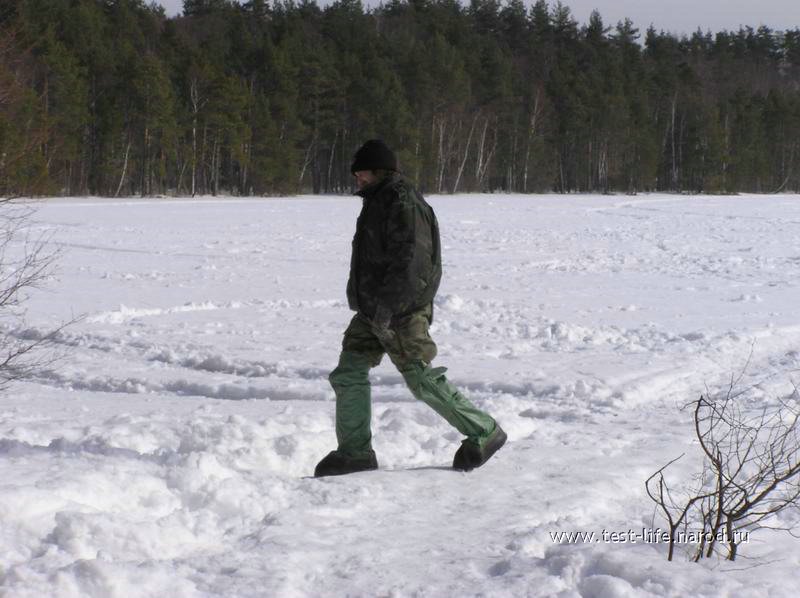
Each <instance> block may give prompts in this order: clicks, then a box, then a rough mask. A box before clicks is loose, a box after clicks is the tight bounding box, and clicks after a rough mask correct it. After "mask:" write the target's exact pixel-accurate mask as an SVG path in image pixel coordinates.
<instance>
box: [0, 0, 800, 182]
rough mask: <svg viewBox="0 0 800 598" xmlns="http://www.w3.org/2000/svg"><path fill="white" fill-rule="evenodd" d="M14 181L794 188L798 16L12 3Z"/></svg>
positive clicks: (9, 79) (4, 75)
mask: <svg viewBox="0 0 800 598" xmlns="http://www.w3.org/2000/svg"><path fill="white" fill-rule="evenodd" d="M0 20H1V21H0V196H9V195H36V194H60V195H62V194H63V195H86V194H92V195H104V196H117V195H133V194H142V195H157V194H180V195H188V194H218V193H223V194H236V195H251V194H255V195H260V194H279V193H280V194H284V193H297V192H315V193H344V192H349V191H351V190H352V180H351V179H352V177H351V175H350V172H349V166H350V161H351V158H352V155H353V152H354V150H355V149H356V148H357V147H358V146H359V145H360V144H361V142H363V141H364V140H365V139H368V138H372V137H381V138H383V139H385V140H386V141H387V142H388V143H389V144H390V145H391V146H393V147H394V148H396V149H397V150H398V154H399V157H400V162H401V168H402V170H403V171H404V172H405V173H406V174H408V175H409V176H410V177H411V178H412V179H413V180H415V181H416V182H418V184H419V185H420V187H421V188H422V189H423V190H424V191H426V192H429V193H434V192H444V193H449V192H458V191H497V190H505V191H513V192H526V193H530V192H541V191H558V192H564V193H568V192H577V191H581V192H587V191H591V192H628V193H635V192H638V191H670V192H690V193H698V192H699V193H702V192H706V193H712V192H713V193H734V192H745V191H747V192H767V193H772V192H781V191H798V190H800V151H799V150H800V29H798V28H794V29H790V30H785V31H774V30H771V29H769V28H766V27H760V28H758V29H752V28H749V27H744V28H741V29H740V30H739V31H722V32H719V33H716V34H712V33H711V32H702V31H699V30H698V31H697V32H696V33H694V34H693V35H690V36H681V37H678V36H675V35H673V34H670V33H666V32H663V31H657V30H655V29H654V28H652V27H651V28H649V29H648V30H647V31H645V32H640V31H639V30H637V29H636V28H635V27H634V26H633V24H632V23H631V22H630V21H628V20H626V21H624V22H620V23H617V24H616V25H613V26H609V25H608V24H606V23H605V22H604V21H603V19H602V17H601V15H600V14H598V13H597V12H595V13H593V14H592V16H591V18H590V20H589V22H588V24H586V25H579V24H578V23H577V21H576V19H575V18H574V16H573V15H572V14H571V12H570V9H569V8H568V6H566V5H564V4H561V3H555V4H548V3H547V2H545V1H544V0H539V1H538V2H536V3H535V4H533V5H532V6H526V5H525V4H524V3H523V2H522V1H521V0H507V1H503V2H501V1H500V0H470V1H469V3H467V4H461V3H459V2H458V1H457V0H389V1H388V2H386V3H385V4H382V5H381V6H379V7H377V8H365V7H364V6H363V5H362V4H361V2H359V1H358V0H341V1H339V2H334V3H333V4H330V5H328V6H325V7H320V6H319V5H317V4H316V3H315V2H314V1H313V0H302V1H300V2H294V1H284V2H278V1H276V2H266V1H264V0H251V1H246V2H245V1H242V2H234V1H231V0H185V1H184V10H183V14H182V15H180V16H178V17H174V18H168V17H167V16H166V15H165V13H164V10H163V9H162V8H161V7H159V6H157V5H156V4H148V3H146V2H144V1H143V0H3V2H2V3H0Z"/></svg>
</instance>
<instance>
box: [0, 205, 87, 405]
mask: <svg viewBox="0 0 800 598" xmlns="http://www.w3.org/2000/svg"><path fill="white" fill-rule="evenodd" d="M32 215H33V209H32V208H31V207H29V206H25V205H20V204H17V203H15V202H12V201H11V200H8V199H5V200H0V390H4V389H5V388H6V387H7V386H8V384H9V383H10V382H12V381H13V380H20V379H24V378H28V377H30V376H31V375H33V374H34V373H35V372H37V371H39V370H40V369H42V368H44V367H45V366H48V365H50V364H52V362H53V361H54V360H55V359H56V358H55V356H54V355H52V354H49V353H45V352H43V351H40V349H44V348H45V347H46V346H50V345H52V342H53V341H54V339H55V338H56V337H57V336H58V334H59V333H60V332H61V331H62V330H63V329H64V327H65V326H67V325H69V324H70V323H72V322H74V321H75V320H72V321H70V322H68V323H67V324H62V325H61V326H59V327H58V328H56V329H54V330H51V331H48V332H41V331H38V330H32V329H28V328H26V326H25V324H24V323H25V319H24V316H25V310H24V303H25V299H26V298H27V297H28V292H29V291H30V290H32V289H34V288H36V287H39V286H41V284H42V283H43V282H44V281H45V280H46V278H47V277H48V276H49V275H50V273H51V271H52V268H53V265H54V262H55V259H56V257H57V255H58V252H57V250H52V249H50V248H49V244H48V240H49V239H48V235H47V234H46V233H42V234H39V235H38V236H36V235H34V234H33V233H32V232H31V231H32V228H31V216H32Z"/></svg>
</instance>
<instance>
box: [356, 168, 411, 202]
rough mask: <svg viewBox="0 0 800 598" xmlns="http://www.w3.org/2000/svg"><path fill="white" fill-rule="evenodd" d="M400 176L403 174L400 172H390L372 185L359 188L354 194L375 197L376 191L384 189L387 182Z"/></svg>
mask: <svg viewBox="0 0 800 598" xmlns="http://www.w3.org/2000/svg"><path fill="white" fill-rule="evenodd" d="M400 176H401V175H400V173H399V172H392V173H390V174H387V175H386V176H385V177H383V178H382V179H381V180H379V181H376V182H374V183H372V184H371V185H367V186H366V187H364V188H363V189H357V190H356V191H355V192H354V193H353V195H358V196H360V197H363V198H364V199H369V198H370V197H373V196H374V195H375V194H376V193H378V191H380V190H381V189H383V188H384V187H385V186H386V185H387V184H389V183H391V182H393V181H396V180H397V179H399V178H400Z"/></svg>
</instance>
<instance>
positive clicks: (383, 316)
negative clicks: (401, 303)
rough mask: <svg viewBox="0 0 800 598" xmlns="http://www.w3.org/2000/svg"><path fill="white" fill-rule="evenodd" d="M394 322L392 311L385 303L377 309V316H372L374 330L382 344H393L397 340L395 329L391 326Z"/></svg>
mask: <svg viewBox="0 0 800 598" xmlns="http://www.w3.org/2000/svg"><path fill="white" fill-rule="evenodd" d="M391 323H392V312H391V311H389V309H388V308H387V307H386V306H384V305H378V308H377V309H376V310H375V317H374V318H372V322H371V324H372V332H373V333H374V334H375V336H377V337H378V340H379V341H381V344H382V345H383V346H384V347H386V346H387V345H390V346H393V345H394V341H395V334H394V330H392V329H391V328H389V325H390V324H391Z"/></svg>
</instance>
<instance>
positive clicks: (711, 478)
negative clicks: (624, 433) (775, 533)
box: [645, 383, 800, 561]
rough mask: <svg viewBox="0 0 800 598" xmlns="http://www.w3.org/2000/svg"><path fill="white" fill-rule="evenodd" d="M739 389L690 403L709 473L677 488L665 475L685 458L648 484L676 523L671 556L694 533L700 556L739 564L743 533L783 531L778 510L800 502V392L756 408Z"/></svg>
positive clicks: (696, 552) (671, 526) (696, 558)
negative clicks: (748, 407) (746, 402)
mask: <svg viewBox="0 0 800 598" xmlns="http://www.w3.org/2000/svg"><path fill="white" fill-rule="evenodd" d="M733 388H734V384H733V383H732V384H731V386H730V387H729V388H728V389H727V392H725V393H724V394H723V395H722V396H719V397H716V398H712V397H708V396H701V397H700V398H699V399H697V400H696V401H693V402H692V403H690V404H689V405H688V406H690V407H692V408H693V415H694V432H695V436H696V438H697V441H698V443H699V446H700V449H701V450H702V452H703V466H702V471H701V472H700V474H699V475H698V476H696V477H695V479H694V480H693V482H692V483H691V484H690V485H688V487H683V488H682V489H681V490H674V489H672V488H670V485H669V484H668V483H667V481H666V480H665V478H664V472H665V470H666V469H667V468H668V467H669V466H670V465H672V464H673V463H675V462H676V461H678V460H679V459H680V458H681V457H683V455H681V456H680V457H678V458H676V459H673V460H672V461H670V462H669V463H667V464H666V465H665V466H664V467H662V468H661V469H659V470H658V471H657V472H655V473H654V474H653V475H652V476H650V477H649V478H648V479H647V481H646V482H645V487H646V489H647V494H648V496H650V498H651V499H652V500H653V501H654V502H655V503H656V506H657V508H658V509H659V510H660V511H661V513H662V514H663V515H664V517H665V518H666V520H667V523H668V527H669V551H668V555H667V558H668V559H669V560H672V558H673V555H674V550H675V546H676V545H677V544H678V543H680V541H681V539H686V538H689V539H690V541H689V542H687V543H688V544H689V545H690V546H691V547H692V552H691V556H692V559H693V560H694V561H699V560H701V559H703V558H710V557H712V556H713V555H714V554H720V555H724V556H725V558H727V559H728V560H731V561H733V560H735V559H736V556H737V555H738V553H739V545H740V544H741V541H742V539H743V538H749V537H750V534H751V532H753V531H756V530H758V529H762V528H771V529H779V528H778V526H777V525H776V523H775V521H776V517H775V515H776V514H778V513H780V512H781V511H783V510H785V509H789V508H795V509H797V508H798V507H800V408H799V407H798V402H797V401H798V392H797V389H795V392H794V394H793V395H792V396H791V397H790V398H789V399H784V400H779V401H778V402H777V403H775V404H773V405H770V406H764V407H762V408H761V409H760V410H759V411H758V412H755V413H753V412H747V411H746V410H745V409H744V408H743V407H742V404H741V398H742V393H738V394H736V393H734V392H733ZM788 531H791V530H788Z"/></svg>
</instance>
